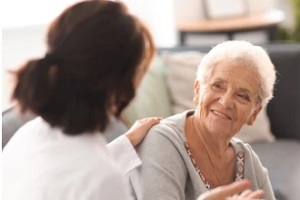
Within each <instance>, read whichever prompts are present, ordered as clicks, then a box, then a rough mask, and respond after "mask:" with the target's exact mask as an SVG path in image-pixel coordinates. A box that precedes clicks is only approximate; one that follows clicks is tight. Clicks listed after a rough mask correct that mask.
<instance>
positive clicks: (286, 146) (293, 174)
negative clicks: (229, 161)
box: [251, 139, 300, 200]
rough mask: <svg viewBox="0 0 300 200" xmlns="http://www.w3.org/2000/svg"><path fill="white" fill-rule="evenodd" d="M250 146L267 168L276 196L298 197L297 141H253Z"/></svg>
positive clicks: (299, 149)
mask: <svg viewBox="0 0 300 200" xmlns="http://www.w3.org/2000/svg"><path fill="white" fill-rule="evenodd" d="M251 146H252V148H253V149H254V151H255V152H256V153H257V155H258V156H259V158H260V160H261V162H262V164H263V165H264V166H265V167H266V168H267V169H268V172H269V177H270V181H271V183H272V187H273V190H274V193H275V196H276V198H277V199H285V200H294V199H297V198H296V197H300V190H299V180H300V170H299V169H300V159H299V155H298V154H299V152H300V143H299V141H296V140H283V139H281V140H277V141H276V142H275V143H255V144H251Z"/></svg>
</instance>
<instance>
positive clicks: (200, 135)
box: [189, 115, 230, 160]
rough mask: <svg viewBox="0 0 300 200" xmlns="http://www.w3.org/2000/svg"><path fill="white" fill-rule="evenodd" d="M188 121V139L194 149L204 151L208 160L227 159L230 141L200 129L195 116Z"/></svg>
mask: <svg viewBox="0 0 300 200" xmlns="http://www.w3.org/2000/svg"><path fill="white" fill-rule="evenodd" d="M189 118H190V119H189V120H190V125H189V126H190V127H191V128H190V129H191V131H190V139H191V141H193V143H194V147H196V148H197V149H198V148H199V149H200V150H201V151H204V152H205V153H206V154H207V155H208V156H209V157H210V159H213V160H214V158H215V159H218V160H220V159H222V158H226V157H227V155H228V154H227V152H228V150H229V149H230V139H228V140H225V141H224V138H222V137H220V136H218V135H217V134H212V133H210V132H209V131H207V130H206V129H204V128H202V126H201V124H199V123H198V122H199V120H198V119H197V116H196V115H192V116H190V117H189Z"/></svg>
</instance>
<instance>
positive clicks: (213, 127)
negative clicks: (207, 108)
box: [207, 112, 241, 137]
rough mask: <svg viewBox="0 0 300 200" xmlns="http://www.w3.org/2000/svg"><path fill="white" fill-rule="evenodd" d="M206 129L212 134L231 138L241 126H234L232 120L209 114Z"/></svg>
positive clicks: (212, 113)
mask: <svg viewBox="0 0 300 200" xmlns="http://www.w3.org/2000/svg"><path fill="white" fill-rule="evenodd" d="M207 123H208V129H209V131H210V132H211V133H212V134H222V135H224V136H227V137H233V136H234V135H235V134H236V133H237V132H238V131H239V130H240V128H241V125H238V126H237V124H234V123H233V120H231V119H228V118H226V117H224V116H220V115H218V114H215V113H214V112H210V114H209V116H208V121H207Z"/></svg>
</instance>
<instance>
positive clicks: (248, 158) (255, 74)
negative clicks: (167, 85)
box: [131, 41, 276, 200]
mask: <svg viewBox="0 0 300 200" xmlns="http://www.w3.org/2000/svg"><path fill="white" fill-rule="evenodd" d="M275 79H276V75H275V69H274V66H273V64H272V62H271V61H270V58H269V56H268V55H267V53H266V52H265V51H264V50H263V49H262V48H261V47H259V46H254V45H252V44H251V43H249V42H246V41H227V42H223V43H221V44H219V45H217V46H216V47H214V48H213V49H212V50H211V51H210V52H209V53H208V54H207V55H206V56H205V57H204V58H203V60H202V62H201V63H200V65H199V68H198V72H197V78H196V80H195V82H194V99H193V101H194V103H195V104H196V105H197V107H196V109H195V110H188V111H186V112H183V113H181V114H177V115H174V116H172V117H170V118H167V119H165V120H163V121H161V123H160V124H158V125H156V126H154V127H152V129H150V131H149V133H148V134H147V136H146V138H145V139H144V141H143V142H142V143H141V144H140V146H139V147H138V153H139V156H140V157H141V159H142V162H143V164H142V166H141V167H139V168H137V169H136V170H135V171H133V172H132V173H131V182H132V186H133V188H134V190H135V193H136V195H137V197H138V198H143V199H145V200H147V199H151V200H155V199H172V200H174V199H180V200H182V199H189V200H195V199H197V197H198V196H199V195H200V194H202V193H204V192H206V191H209V190H211V189H213V188H216V187H218V186H223V185H227V184H229V183H233V182H235V181H237V180H241V179H248V180H250V181H251V184H252V190H257V189H261V190H263V191H264V196H263V198H264V199H268V200H272V199H274V194H273V191H272V187H271V184H270V180H269V177H268V172H267V169H266V168H264V167H263V165H262V164H261V162H260V160H259V158H258V156H257V155H256V154H255V152H254V151H253V150H252V148H251V146H250V145H248V144H245V143H243V142H242V141H240V140H238V139H236V138H234V136H235V135H236V134H237V133H238V131H239V130H240V129H241V127H242V126H244V125H252V124H253V123H254V121H255V119H256V117H257V115H258V114H259V112H260V111H261V109H262V107H264V106H265V105H266V104H267V103H268V101H269V100H270V99H271V98H272V93H273V92H272V91H273V87H274V83H275ZM139 181H141V184H140V185H138V182H139Z"/></svg>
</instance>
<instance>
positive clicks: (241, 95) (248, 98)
mask: <svg viewBox="0 0 300 200" xmlns="http://www.w3.org/2000/svg"><path fill="white" fill-rule="evenodd" d="M238 97H239V98H241V99H242V100H246V101H250V97H249V96H248V95H246V94H238Z"/></svg>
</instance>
